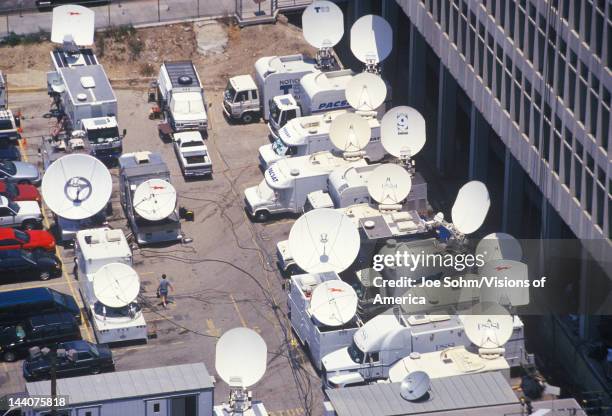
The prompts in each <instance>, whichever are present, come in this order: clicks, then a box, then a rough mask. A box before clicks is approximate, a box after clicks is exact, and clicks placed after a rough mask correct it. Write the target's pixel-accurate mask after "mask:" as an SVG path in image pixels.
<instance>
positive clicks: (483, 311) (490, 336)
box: [461, 302, 514, 350]
mask: <svg viewBox="0 0 612 416" xmlns="http://www.w3.org/2000/svg"><path fill="white" fill-rule="evenodd" d="M461 321H462V322H463V329H464V331H465V335H466V336H467V337H468V339H469V340H470V341H471V342H472V343H473V344H474V345H476V346H478V347H480V348H482V349H485V350H486V349H497V348H501V347H503V346H504V344H505V343H506V342H508V340H509V339H510V337H511V336H512V331H513V330H514V325H513V319H512V316H510V314H509V313H508V311H507V310H506V309H505V308H504V307H503V306H501V305H498V304H496V303H493V302H482V303H477V304H476V305H474V306H473V307H472V309H471V310H470V311H469V314H468V315H461Z"/></svg>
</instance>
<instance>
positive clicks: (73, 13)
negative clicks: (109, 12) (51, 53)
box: [51, 4, 95, 46]
mask: <svg viewBox="0 0 612 416" xmlns="http://www.w3.org/2000/svg"><path fill="white" fill-rule="evenodd" d="M94 31H95V14H94V11H93V10H91V9H88V8H87V7H83V6H76V5H74V4H68V5H66V6H58V7H55V8H54V9H53V23H52V25H51V42H53V43H58V44H64V45H73V46H74V45H76V46H90V45H93V42H94Z"/></svg>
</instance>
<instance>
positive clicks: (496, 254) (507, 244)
mask: <svg viewBox="0 0 612 416" xmlns="http://www.w3.org/2000/svg"><path fill="white" fill-rule="evenodd" d="M476 254H480V255H481V256H482V258H483V260H484V262H485V263H487V262H489V261H493V260H502V259H503V260H515V261H521V260H522V259H523V248H522V247H521V243H519V242H518V240H517V239H516V238H514V237H512V236H511V235H510V234H506V233H492V234H489V235H487V236H486V237H484V238H483V239H482V240H480V242H479V243H478V245H477V246H476Z"/></svg>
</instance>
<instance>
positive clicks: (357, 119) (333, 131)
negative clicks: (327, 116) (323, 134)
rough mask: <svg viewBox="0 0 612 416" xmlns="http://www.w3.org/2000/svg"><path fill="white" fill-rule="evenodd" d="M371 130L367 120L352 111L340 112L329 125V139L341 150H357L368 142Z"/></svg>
mask: <svg viewBox="0 0 612 416" xmlns="http://www.w3.org/2000/svg"><path fill="white" fill-rule="evenodd" d="M371 135H372V130H371V129H370V124H369V123H368V121H367V120H366V119H365V118H363V117H361V116H359V115H357V114H354V113H345V114H341V115H339V116H338V117H336V118H334V120H333V121H332V122H331V125H330V126H329V139H330V140H331V142H332V144H333V145H334V146H336V147H337V148H338V149H340V150H341V151H343V152H357V151H360V150H362V149H364V148H365V147H366V146H367V145H368V143H369V142H370V136H371Z"/></svg>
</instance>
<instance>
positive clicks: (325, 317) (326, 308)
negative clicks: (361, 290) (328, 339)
mask: <svg viewBox="0 0 612 416" xmlns="http://www.w3.org/2000/svg"><path fill="white" fill-rule="evenodd" d="M355 312H357V293H355V290H354V289H353V288H352V287H351V285H349V284H348V283H346V282H343V281H342V280H328V281H326V282H323V283H321V284H319V285H318V286H317V287H316V288H315V290H314V291H313V292H312V296H311V298H310V313H311V314H312V315H313V316H314V317H315V318H316V319H317V321H319V322H321V323H322V324H323V325H327V326H339V325H344V324H345V323H347V322H348V321H350V320H351V319H353V316H355Z"/></svg>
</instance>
